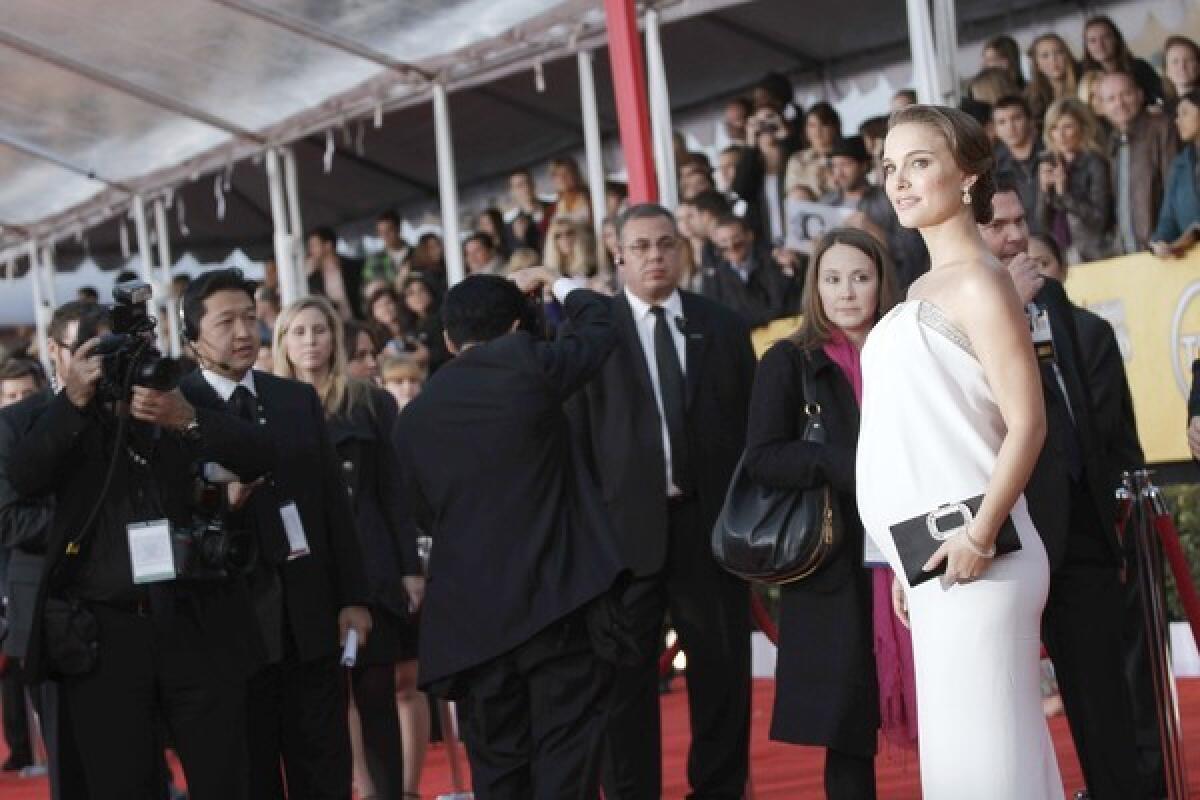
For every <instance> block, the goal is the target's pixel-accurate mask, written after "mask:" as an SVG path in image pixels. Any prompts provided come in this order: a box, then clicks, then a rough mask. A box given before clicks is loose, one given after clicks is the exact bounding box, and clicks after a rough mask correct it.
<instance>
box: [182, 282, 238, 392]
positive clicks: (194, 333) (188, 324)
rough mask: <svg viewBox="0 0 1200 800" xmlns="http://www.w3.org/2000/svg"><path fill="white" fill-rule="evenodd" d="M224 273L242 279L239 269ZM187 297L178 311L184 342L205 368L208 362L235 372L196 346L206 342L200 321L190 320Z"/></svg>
mask: <svg viewBox="0 0 1200 800" xmlns="http://www.w3.org/2000/svg"><path fill="white" fill-rule="evenodd" d="M223 271H225V272H231V273H235V274H236V275H237V277H238V278H239V279H240V278H242V271H241V270H240V269H238V268H237V267H231V268H229V269H228V270H223ZM251 295H252V296H253V293H251ZM186 297H187V293H186V292H185V293H184V296H183V297H182V298H180V302H179V304H178V310H177V314H178V317H179V330H180V331H182V332H183V339H184V341H185V342H187V343H188V346H189V347H190V348H191V349H192V352H193V353H195V354H196V360H197V361H199V362H200V363H201V365H202V366H204V365H205V362H207V363H208V364H211V365H213V366H215V367H218V368H220V369H221V370H222V371H223V372H233V367H232V366H231V365H229V364H226V363H225V362H224V361H217V360H216V359H212V358H208V357H207V356H205V355H204V354H203V353H201V352H200V348H199V347H197V346H196V345H197V344H199V343H201V342H204V338H203V337H202V336H201V335H200V326H199V320H196V321H193V320H191V319H189V318H188V315H187V310H186V309H187V305H188V304H187V302H185V300H186Z"/></svg>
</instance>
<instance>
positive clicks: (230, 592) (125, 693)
mask: <svg viewBox="0 0 1200 800" xmlns="http://www.w3.org/2000/svg"><path fill="white" fill-rule="evenodd" d="M133 341H136V338H135V339H133ZM99 343H100V339H99V338H96V337H93V338H90V339H89V340H88V341H86V342H84V343H83V344H82V345H80V346H79V347H78V348H76V349H75V351H74V353H73V354H72V356H71V358H70V364H69V366H68V368H67V370H66V375H65V378H64V380H63V383H64V388H63V390H62V391H61V392H59V393H58V394H56V395H54V396H53V397H52V398H50V399H48V400H46V399H45V398H44V397H38V396H35V397H33V398H30V399H29V400H28V401H26V402H28V403H30V404H31V406H32V405H38V404H40V407H39V408H38V409H37V413H36V416H34V418H33V419H32V422H31V426H30V428H29V430H28V432H27V433H25V434H24V435H22V436H20V437H19V438H17V440H16V442H15V444H14V446H13V448H12V451H11V453H10V458H9V462H8V473H7V474H8V479H9V482H10V483H11V486H12V487H13V489H15V490H16V492H17V493H18V494H19V495H21V496H22V497H23V498H25V499H26V500H28V501H34V500H35V499H37V498H41V497H43V496H44V495H45V494H46V493H51V494H52V495H53V497H54V516H53V522H52V524H51V528H50V532H49V536H48V539H47V545H46V554H47V555H46V560H45V568H44V571H43V576H42V580H41V584H40V586H39V588H38V595H37V600H36V605H35V610H34V614H33V623H32V630H31V632H30V637H29V642H28V647H27V650H26V658H25V666H26V668H27V671H28V673H29V675H30V679H31V680H34V681H36V680H41V679H44V678H46V677H52V678H55V679H57V680H58V681H59V688H60V698H61V701H62V703H63V705H64V706H65V707H66V709H67V715H68V717H69V719H70V724H71V728H72V733H73V737H74V740H75V744H76V746H77V747H78V750H79V754H80V756H81V760H82V765H83V772H84V775H85V779H86V783H87V789H88V794H89V795H90V796H91V797H97V798H108V797H113V798H116V797H130V798H143V797H149V796H152V795H154V794H157V793H158V792H160V791H161V789H162V786H163V783H162V781H163V776H162V774H161V771H160V767H161V763H162V758H161V752H162V743H161V741H160V740H159V737H158V723H159V721H160V718H161V719H163V720H165V721H166V724H167V726H168V727H169V729H170V730H171V732H172V736H173V745H174V748H175V750H176V752H177V753H178V754H179V757H180V761H181V762H182V764H183V768H184V773H185V775H186V777H187V782H188V791H189V793H190V794H191V796H192V797H195V798H198V799H199V798H212V800H218V799H224V798H246V797H248V796H249V795H248V792H247V785H246V741H245V738H244V736H243V735H241V731H243V730H244V729H243V724H244V722H243V721H244V713H245V703H246V696H245V689H246V683H245V681H246V677H247V676H248V675H249V673H250V671H251V669H253V667H254V663H255V650H256V640H255V632H254V630H253V628H252V626H250V625H248V624H247V623H246V618H247V615H248V612H249V599H248V595H247V594H246V590H245V583H244V580H243V578H242V577H241V576H240V575H237V574H235V573H232V574H225V575H222V576H217V575H216V574H211V575H209V577H207V578H206V579H199V578H197V577H195V572H194V571H193V570H192V569H191V568H190V565H189V564H188V563H186V562H181V561H179V560H177V558H176V557H174V555H173V554H174V553H177V552H178V551H175V550H174V547H173V545H174V539H173V534H178V532H179V531H180V530H181V528H183V527H186V526H189V525H190V524H192V522H193V520H194V516H193V499H194V489H195V476H196V467H197V464H198V463H199V462H201V461H203V460H207V459H214V460H221V461H223V462H225V463H228V464H230V465H232V466H233V467H234V468H236V469H238V470H240V471H242V472H243V473H244V474H246V475H247V476H251V477H257V476H258V475H259V474H261V473H263V472H265V470H266V467H267V465H268V464H269V456H270V444H269V442H267V441H265V438H264V437H261V436H259V435H258V432H257V431H256V430H255V429H254V427H253V426H251V425H249V424H246V423H242V422H241V421H239V420H236V419H232V418H229V417H227V416H226V415H224V414H215V413H212V412H209V411H207V410H204V409H197V408H195V407H193V406H192V405H191V404H189V403H188V402H187V401H186V399H185V398H184V397H183V395H182V394H181V393H180V392H179V391H178V390H172V391H162V390H157V389H153V388H149V387H146V386H141V385H134V386H133V388H132V391H129V392H127V391H126V389H125V388H124V387H125V386H127V385H128V383H126V381H128V380H129V379H128V377H126V375H125V374H114V373H113V372H112V370H113V368H114V367H113V365H114V364H122V363H129V364H136V363H139V362H138V361H137V360H136V359H130V361H128V362H125V361H115V362H114V361H111V360H106V359H105V358H104V357H102V356H101V355H100V354H99V353H98V352H95V350H96V348H97V347H98V345H99ZM128 346H130V347H132V346H133V345H132V344H129V345H128ZM106 363H107V364H108V366H106ZM128 369H132V366H130V367H129V368H128ZM121 372H122V373H125V372H126V370H124V369H122V370H121ZM102 385H103V387H104V388H101V386H102ZM18 409H21V406H16V407H14V408H13V411H14V412H16V411H17V410H18ZM23 410H31V409H23ZM73 604H77V605H76V608H78V611H71V612H68V608H70V607H71V606H72V605H73ZM48 610H49V612H51V613H48ZM68 613H69V615H70V617H71V619H72V620H74V621H75V622H72V624H71V626H70V627H68V626H65V625H63V624H61V623H62V621H63V620H64V618H65V617H66V616H67V615H68ZM82 618H89V619H90V620H91V624H92V625H94V626H95V627H94V628H93V631H94V633H92V634H87V633H86V631H87V629H88V627H89V626H85V625H82V623H80V624H79V627H76V623H79V622H80V620H81V619H82ZM89 642H90V643H94V647H95V648H96V650H95V651H93V652H98V654H99V655H98V656H96V657H94V658H92V659H89V658H87V657H86V655H85V654H86V653H87V652H88V651H89V647H88V643H89Z"/></svg>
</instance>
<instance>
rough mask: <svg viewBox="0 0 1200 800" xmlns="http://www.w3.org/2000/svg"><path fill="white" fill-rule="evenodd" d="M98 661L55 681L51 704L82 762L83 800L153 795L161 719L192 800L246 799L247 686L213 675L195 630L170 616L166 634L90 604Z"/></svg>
mask: <svg viewBox="0 0 1200 800" xmlns="http://www.w3.org/2000/svg"><path fill="white" fill-rule="evenodd" d="M94 611H95V614H96V619H97V622H98V623H99V626H100V658H99V659H98V662H97V665H96V668H95V669H94V670H92V672H90V673H88V674H87V675H83V676H80V677H73V678H68V679H66V680H64V681H63V683H62V686H61V692H60V700H61V702H63V703H64V704H66V706H67V707H68V712H69V720H70V725H71V729H72V731H73V733H74V737H75V743H76V745H77V747H78V749H79V754H80V757H81V760H82V763H83V772H84V775H85V777H86V780H87V785H88V793H89V796H91V797H94V798H110V797H111V798H130V800H143V798H157V797H160V796H161V794H162V791H163V776H162V774H161V770H160V767H161V764H162V763H163V761H162V744H163V743H162V737H161V735H160V729H159V722H160V720H165V722H166V725H167V729H168V733H169V735H170V738H171V742H172V745H173V746H174V749H175V752H176V753H178V755H179V760H180V762H181V763H182V764H183V771H184V774H185V776H186V778H187V784H188V795H189V796H190V797H191V798H192V800H229V799H230V798H232V799H233V800H245V799H246V798H248V796H249V795H248V794H247V770H246V740H245V738H244V733H243V732H244V731H245V721H244V710H245V703H246V694H245V690H246V684H245V681H244V680H242V679H241V678H240V677H234V676H231V675H227V674H224V672H223V671H221V670H217V669H214V668H213V666H212V663H211V660H210V659H209V658H207V657H206V654H205V653H204V652H203V651H202V650H200V649H198V648H197V647H196V642H197V640H198V638H197V637H198V632H197V631H196V630H195V629H194V628H193V627H192V626H193V625H194V623H193V622H191V621H190V620H189V619H187V618H186V617H185V616H184V615H176V617H175V619H174V621H173V624H172V629H171V631H170V632H169V633H164V632H161V631H156V630H155V626H154V623H153V622H152V621H151V620H150V618H148V617H144V616H140V615H138V614H137V613H134V612H130V611H122V610H116V609H112V608H109V607H106V606H95V607H94Z"/></svg>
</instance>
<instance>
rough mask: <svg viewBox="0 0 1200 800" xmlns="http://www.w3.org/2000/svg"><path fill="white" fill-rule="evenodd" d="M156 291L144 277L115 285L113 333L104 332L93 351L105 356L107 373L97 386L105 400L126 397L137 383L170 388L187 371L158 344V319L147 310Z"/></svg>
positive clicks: (123, 398) (161, 389)
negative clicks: (156, 336)
mask: <svg viewBox="0 0 1200 800" xmlns="http://www.w3.org/2000/svg"><path fill="white" fill-rule="evenodd" d="M152 291H153V290H152V289H151V288H150V284H148V283H144V282H142V281H126V282H124V283H119V284H117V285H116V286H114V287H113V301H114V302H113V307H112V310H111V312H110V316H111V319H112V333H108V334H105V335H104V336H101V337H100V341H99V342H98V343H97V345H96V349H95V350H94V351H93V352H94V353H96V354H97V355H100V356H102V357H103V376H102V377H101V379H100V383H99V385H98V386H97V387H96V394H97V396H98V397H100V399H101V400H109V401H117V400H125V399H127V395H128V394H129V390H130V389H131V388H132V387H133V386H135V385H137V386H146V387H148V388H151V389H158V390H159V391H164V392H166V391H170V390H171V389H174V388H175V387H176V385H178V383H179V379H180V377H182V375H183V369H182V367H181V365H180V363H179V361H178V360H176V359H174V358H168V357H166V356H164V355H163V354H162V353H160V352H159V351H158V348H156V347H155V346H154V328H155V325H156V323H155V321H154V318H153V317H151V316H150V315H149V314H147V313H146V303H147V302H148V301H149V300H150V297H151V294H152Z"/></svg>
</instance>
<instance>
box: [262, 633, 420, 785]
mask: <svg viewBox="0 0 1200 800" xmlns="http://www.w3.org/2000/svg"><path fill="white" fill-rule="evenodd" d="M246 716H247V725H246V731H247V738H248V740H249V743H250V796H251V797H252V798H253V799H254V800H283V798H284V797H286V798H288V799H289V800H350V786H351V783H352V780H353V779H352V775H351V764H350V731H349V729H348V727H347V722H346V690H345V676H344V675H343V669H342V667H341V665H340V664H339V663H338V660H337V656H336V655H332V656H328V657H327V658H320V659H314V660H312V661H298V660H296V658H295V657H294V656H292V657H285V658H284V660H283V661H282V662H280V663H278V664H272V665H270V666H267V667H264V668H263V669H261V670H259V671H258V672H257V673H255V675H254V676H253V677H252V678H251V679H250V683H249V701H248V704H247V715H246ZM396 757H397V758H399V757H400V756H399V753H397V755H396ZM281 767H282V772H281ZM285 774H286V777H287V792H286V793H285V792H284V775H285Z"/></svg>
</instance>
